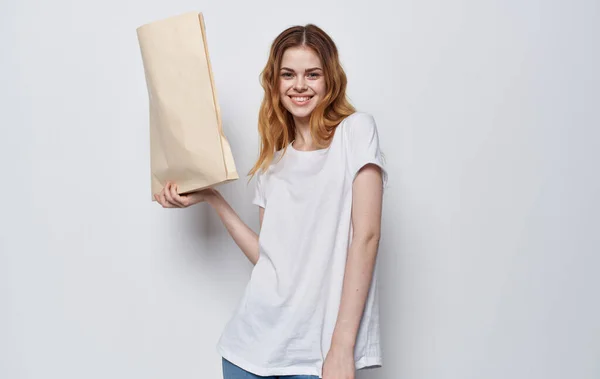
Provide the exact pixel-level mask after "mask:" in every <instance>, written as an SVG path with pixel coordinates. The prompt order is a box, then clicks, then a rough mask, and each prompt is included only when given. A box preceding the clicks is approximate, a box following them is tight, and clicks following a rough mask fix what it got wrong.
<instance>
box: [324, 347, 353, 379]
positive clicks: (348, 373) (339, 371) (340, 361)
mask: <svg viewBox="0 0 600 379" xmlns="http://www.w3.org/2000/svg"><path fill="white" fill-rule="evenodd" d="M322 371H323V379H354V375H355V374H356V369H355V365H354V351H353V349H346V348H344V349H342V348H337V347H335V346H333V345H332V347H331V348H330V349H329V352H328V353H327V357H326V358H325V362H324V363H323V370H322Z"/></svg>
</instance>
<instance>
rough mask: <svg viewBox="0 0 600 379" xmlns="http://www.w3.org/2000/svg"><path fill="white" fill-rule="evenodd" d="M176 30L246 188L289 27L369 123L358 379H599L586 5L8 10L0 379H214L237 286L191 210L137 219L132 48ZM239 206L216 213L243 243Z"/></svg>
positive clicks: (596, 183)
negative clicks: (192, 32) (208, 91)
mask: <svg viewBox="0 0 600 379" xmlns="http://www.w3.org/2000/svg"><path fill="white" fill-rule="evenodd" d="M190 10H191V11H202V12H204V15H205V19H206V24H207V33H208V43H209V49H210V54H211V59H212V63H213V66H214V74H215V79H216V84H217V87H218V95H219V99H220V104H221V109H222V112H223V120H224V128H225V132H226V134H227V135H228V137H229V140H230V142H231V146H232V149H233V153H234V156H235V159H236V163H237V167H238V170H239V172H240V173H241V174H242V175H245V174H246V173H247V172H248V170H249V169H250V168H251V166H252V163H253V162H254V160H255V159H256V157H257V152H258V135H257V131H256V120H257V112H258V108H259V104H260V100H261V96H262V92H261V91H262V89H261V88H260V86H259V83H258V75H259V72H260V70H261V69H262V67H263V65H264V64H265V62H266V59H267V54H268V49H269V45H270V43H271V41H272V40H273V39H274V38H275V36H276V35H277V34H278V33H279V32H281V31H282V30H283V29H285V28H286V27H288V26H291V25H295V24H305V23H308V22H313V23H316V24H317V25H319V26H321V27H322V28H324V29H325V31H327V32H328V33H330V34H331V36H332V37H333V38H334V40H335V42H336V43H337V45H338V47H339V49H340V53H341V59H342V62H343V65H344V67H345V69H346V71H347V74H348V78H349V96H350V98H351V100H352V102H353V104H355V105H356V107H357V108H358V109H359V110H362V111H365V112H370V113H372V114H373V115H374V116H375V119H376V121H377V123H378V127H379V132H380V137H381V144H382V148H383V150H384V152H385V154H386V156H387V164H388V170H389V174H390V188H389V190H388V192H387V193H386V196H385V199H384V207H385V210H384V218H383V236H382V242H381V247H380V251H379V254H381V259H382V263H383V264H382V266H381V268H382V270H381V276H382V279H381V290H382V294H381V303H382V304H381V308H382V323H383V324H382V338H383V348H384V368H382V369H378V370H371V371H369V372H364V373H360V374H359V375H358V377H359V378H371V379H373V378H382V379H397V378H401V379H469V378H473V379H475V378H476V379H480V378H486V379H495V378H497V379H506V378H511V379H517V378H518V379H521V378H522V379H534V378H535V379H565V378H569V379H584V378H585V379H593V378H598V377H600V305H599V297H600V295H599V288H600V287H599V286H600V276H599V275H598V271H599V267H600V259H599V257H598V253H599V250H600V237H599V234H598V231H599V230H598V229H599V223H600V217H599V212H600V202H599V200H598V195H599V192H600V180H599V178H598V171H599V170H598V162H599V159H600V153H599V140H600V132H599V126H600V116H599V113H598V112H599V104H600V91H599V85H600V75H599V73H598V67H600V53H599V46H600V43H599V38H598V37H599V35H600V26H599V22H598V20H599V14H600V5H599V2H598V1H562V2H560V1H544V2H542V1H516V0H511V1H502V0H496V1H474V0H473V1H464V0H463V1H452V2H448V1H422V0H421V1H416V0H412V1H401V2H392V1H389V2H383V1H368V2H362V1H344V2H339V3H334V2H326V3H324V4H322V3H320V2H317V1H303V2H289V3H288V2H285V3H284V2H281V1H254V2H242V1H240V2H236V3H231V2H217V1H210V2H208V1H206V2H197V1H173V2H168V1H141V0H137V1H131V0H130V1H114V0H105V1H101V2H100V1H94V2H91V1H65V0H56V1H51V2H48V1H34V0H19V1H17V0H3V1H2V3H1V4H0V45H1V47H2V48H1V53H0V54H1V60H0V83H1V85H0V104H1V105H0V108H1V118H0V120H1V122H0V127H1V134H0V154H1V156H0V169H1V173H2V182H1V186H0V196H1V200H2V209H1V211H0V228H1V229H0V230H1V232H0V233H1V234H0V237H1V239H0V251H1V254H0V307H1V308H0V377H1V378H6V379H25V378H28V379H29V378H36V379H37V378H40V379H42V378H43V379H51V378H57V379H58V378H60V379H80V378H85V379H95V378H99V379H100V378H101V379H105V378H127V379H142V378H143V379H150V378H157V379H158V378H178V379H183V378H220V375H221V361H220V356H219V355H218V354H217V352H216V350H215V344H216V342H217V340H218V338H219V336H220V333H221V331H222V329H223V327H224V325H225V323H226V322H227V320H228V319H229V317H230V316H231V314H232V312H233V310H234V307H235V306H236V304H237V302H238V300H239V298H240V296H241V294H242V291H243V289H244V286H245V285H246V282H247V280H248V279H249V276H250V272H251V269H252V266H251V264H250V263H249V262H248V261H247V260H246V258H245V257H244V256H243V254H242V253H241V251H240V250H239V249H238V248H237V246H236V245H235V244H234V242H233V240H232V239H231V238H230V237H229V235H228V234H227V232H226V230H225V228H224V227H223V226H222V225H221V223H220V220H219V219H218V217H217V216H216V214H215V213H214V212H213V211H212V210H211V209H210V208H208V207H207V205H206V204H201V205H198V206H195V207H193V208H191V209H184V210H169V209H162V208H161V207H160V206H158V205H157V204H156V203H151V202H150V200H149V195H150V189H149V188H150V187H149V184H150V181H149V175H150V174H149V132H148V113H147V112H148V99H147V93H146V88H145V80H144V76H143V68H142V63H141V55H140V51H139V47H138V42H137V36H136V34H135V28H136V27H138V26H139V25H141V24H144V23H147V22H150V21H154V20H157V19H160V18H163V17H167V16H171V15H176V14H179V13H183V12H186V11H190ZM253 185H254V182H251V183H250V185H247V184H246V179H241V180H239V181H237V182H234V183H231V184H227V185H224V186H222V187H221V188H220V190H221V191H222V193H223V194H224V196H225V197H226V198H227V199H228V201H229V202H230V203H231V205H232V206H233V207H234V209H235V210H236V211H237V212H238V213H239V215H240V216H241V217H242V219H243V220H245V221H246V222H247V223H248V224H249V225H250V226H251V227H252V228H254V230H258V210H257V207H256V206H254V205H252V204H251V203H250V201H251V198H252V195H253Z"/></svg>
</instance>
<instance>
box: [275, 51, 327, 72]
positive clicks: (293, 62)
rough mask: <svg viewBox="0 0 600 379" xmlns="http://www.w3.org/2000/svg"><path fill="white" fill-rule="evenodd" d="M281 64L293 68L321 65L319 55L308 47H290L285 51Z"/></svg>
mask: <svg viewBox="0 0 600 379" xmlns="http://www.w3.org/2000/svg"><path fill="white" fill-rule="evenodd" d="M281 66H282V67H283V66H285V67H290V68H293V69H304V68H312V67H321V60H320V59H319V56H318V55H317V54H316V53H315V52H314V51H313V50H312V49H310V48H307V47H290V48H289V49H287V50H286V51H285V52H284V53H283V57H282V59H281Z"/></svg>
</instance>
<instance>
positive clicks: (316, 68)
mask: <svg viewBox="0 0 600 379" xmlns="http://www.w3.org/2000/svg"><path fill="white" fill-rule="evenodd" d="M281 69H282V70H287V71H291V72H294V70H292V69H291V68H288V67H282V68H281ZM315 70H321V71H323V69H322V68H321V67H313V68H309V69H307V70H306V72H311V71H315Z"/></svg>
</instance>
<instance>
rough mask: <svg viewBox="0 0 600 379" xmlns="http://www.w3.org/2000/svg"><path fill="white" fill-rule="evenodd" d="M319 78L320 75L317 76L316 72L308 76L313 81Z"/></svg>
mask: <svg viewBox="0 0 600 379" xmlns="http://www.w3.org/2000/svg"><path fill="white" fill-rule="evenodd" d="M319 76H321V75H319V74H317V73H316V72H311V73H310V74H308V77H309V78H311V79H317V78H318V77H319Z"/></svg>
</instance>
